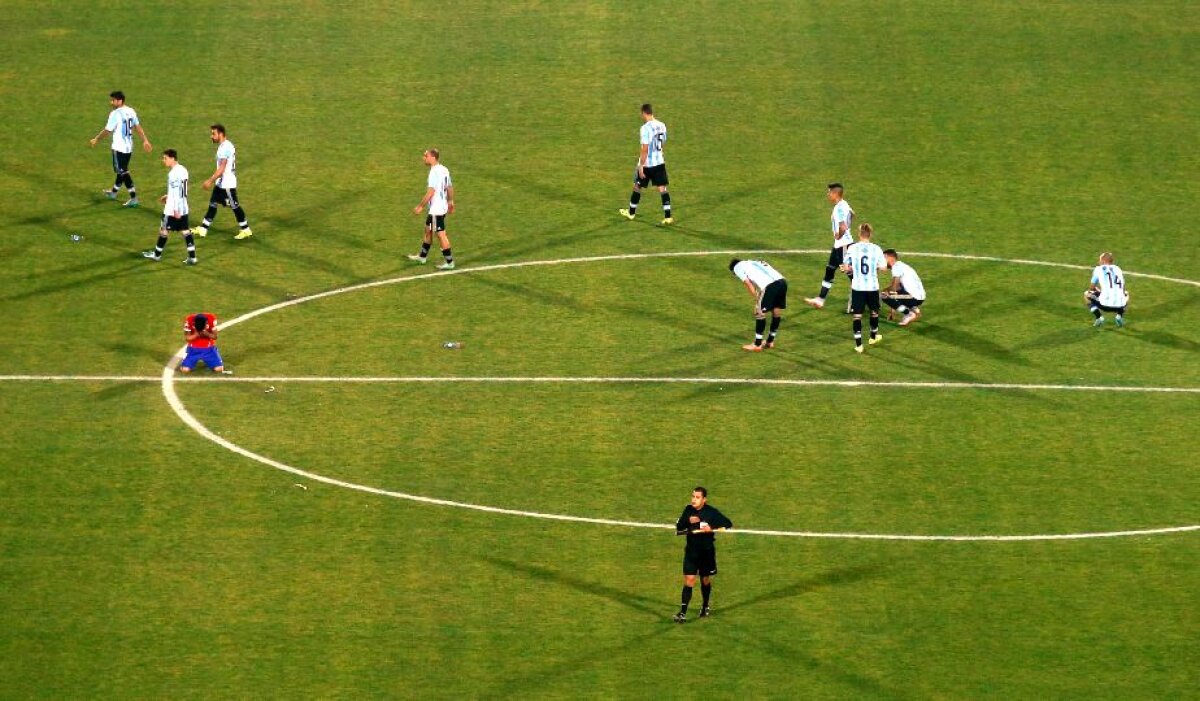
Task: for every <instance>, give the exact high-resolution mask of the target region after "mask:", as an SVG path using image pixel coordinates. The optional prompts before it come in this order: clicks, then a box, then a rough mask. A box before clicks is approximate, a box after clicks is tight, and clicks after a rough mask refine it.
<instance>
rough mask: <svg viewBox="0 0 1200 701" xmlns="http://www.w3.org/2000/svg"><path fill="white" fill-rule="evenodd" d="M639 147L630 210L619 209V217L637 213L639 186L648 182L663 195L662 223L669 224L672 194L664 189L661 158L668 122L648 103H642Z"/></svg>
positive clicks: (664, 176) (640, 192) (665, 141)
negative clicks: (659, 119)
mask: <svg viewBox="0 0 1200 701" xmlns="http://www.w3.org/2000/svg"><path fill="white" fill-rule="evenodd" d="M642 121H643V122H644V124H642V130H641V142H642V150H641V152H640V153H639V154H638V165H637V170H636V171H635V172H634V174H633V194H631V195H630V196H629V209H622V210H619V211H620V213H621V216H623V217H625V218H626V219H633V218H634V217H636V216H637V208H638V202H641V201H642V188H644V187H646V185H649V184H651V183H653V184H654V186H655V187H657V188H658V194H659V196H661V197H662V208H663V220H662V223H663V224H668V225H669V224H671V223H672V222H674V221H675V219H674V218H673V217H672V216H671V193H670V192H667V162H666V160H665V159H664V157H663V145H664V144H666V143H667V125H666V124H663V123H662V122H660V121H658V120H657V119H655V118H654V108H653V107H651V106H650V103H649V102H647V103H646V104H644V105H642Z"/></svg>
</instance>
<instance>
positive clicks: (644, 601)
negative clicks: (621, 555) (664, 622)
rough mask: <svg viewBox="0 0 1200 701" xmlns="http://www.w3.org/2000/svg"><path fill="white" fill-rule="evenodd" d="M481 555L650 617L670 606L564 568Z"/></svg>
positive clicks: (518, 571) (506, 567) (516, 571)
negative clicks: (579, 575)
mask: <svg viewBox="0 0 1200 701" xmlns="http://www.w3.org/2000/svg"><path fill="white" fill-rule="evenodd" d="M481 559H482V560H483V561H484V562H487V563H489V564H491V565H493V566H495V567H499V568H500V569H504V570H508V571H509V572H511V573H513V574H517V575H520V576H524V577H528V578H531V579H537V580H539V581H542V582H547V583H549V584H552V585H555V586H559V587H566V588H568V589H574V590H575V591H577V592H579V593H581V594H585V595H587V596H594V597H598V598H601V599H607V600H609V601H612V602H615V603H617V604H620V605H622V606H624V607H626V608H629V609H632V610H634V611H637V612H639V613H642V614H646V616H650V617H653V618H663V619H665V617H664V616H663V610H664V608H666V609H669V606H664V602H662V601H659V600H657V599H651V598H650V597H646V596H642V595H640V594H631V593H629V592H627V591H624V590H621V589H618V588H616V587H613V586H609V585H607V584H602V583H600V582H596V581H589V580H587V579H584V578H582V577H578V576H576V575H573V574H569V573H567V572H562V571H559V570H554V569H550V568H549V567H542V566H541V565H532V564H529V563H525V562H514V561H512V560H505V559H502V558H499V557H494V556H490V555H484V556H482V558H481Z"/></svg>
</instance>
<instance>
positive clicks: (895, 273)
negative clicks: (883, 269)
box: [882, 248, 925, 326]
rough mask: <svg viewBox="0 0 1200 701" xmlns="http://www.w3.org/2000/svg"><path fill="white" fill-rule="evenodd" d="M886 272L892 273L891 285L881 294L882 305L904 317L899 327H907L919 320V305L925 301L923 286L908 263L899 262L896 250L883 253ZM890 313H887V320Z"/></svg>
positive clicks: (890, 315)
mask: <svg viewBox="0 0 1200 701" xmlns="http://www.w3.org/2000/svg"><path fill="white" fill-rule="evenodd" d="M883 257H884V260H886V261H887V267H888V270H891V271H892V284H891V286H889V287H888V288H887V290H885V291H884V292H883V294H882V297H883V303H884V304H886V305H888V306H889V307H891V308H892V309H894V310H896V311H898V312H900V313H901V314H903V315H904V318H903V319H901V320H900V325H901V326H908V325H909V324H911V323H913V322H914V321H916V320H917V319H919V318H921V304H922V303H923V302H924V301H925V285H923V284H921V276H920V275H917V271H916V270H913V267H912V266H911V265H909V264H908V263H905V262H903V261H901V260H900V254H899V253H896V249H894V248H889V249H887V250H886V251H884V252H883ZM891 318H892V313H891V312H890V311H889V312H888V320H891Z"/></svg>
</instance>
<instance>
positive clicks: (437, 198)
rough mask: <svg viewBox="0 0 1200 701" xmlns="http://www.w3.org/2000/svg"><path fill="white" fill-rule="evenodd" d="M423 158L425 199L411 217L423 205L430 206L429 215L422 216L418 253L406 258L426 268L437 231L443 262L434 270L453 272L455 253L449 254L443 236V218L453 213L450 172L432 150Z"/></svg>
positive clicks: (452, 191) (448, 245) (414, 209)
mask: <svg viewBox="0 0 1200 701" xmlns="http://www.w3.org/2000/svg"><path fill="white" fill-rule="evenodd" d="M422 159H423V160H424V161H425V165H427V166H429V179H428V180H426V185H427V187H426V190H425V197H423V198H422V199H421V203H420V204H418V205H417V206H416V207H413V214H420V213H421V212H422V211H424V209H425V205H429V214H428V215H426V216H425V234H424V236H423V237H422V238H421V252H420V253H415V254H412V255H410V256H408V259H409V260H412V261H416V262H418V263H420V264H421V265H425V260H426V259H427V258H428V257H429V248H430V247H431V246H433V232H435V231H436V232H437V235H438V243H440V244H441V245H442V258H444V259H445V260H446V262H445V263H442V264H441V265H439V266H438V267H437V269H438V270H454V254H453V253H452V252H451V251H450V237H449V236H448V235H447V234H446V216H447V215H449V214H453V213H454V184H453V183H452V182H450V170H449V169H447V168H446V166H444V165H442V163H441V153H439V152H438V150H437V149H435V148H431V149H429V150H428V151H426V152H425V153H424V155H423V156H422Z"/></svg>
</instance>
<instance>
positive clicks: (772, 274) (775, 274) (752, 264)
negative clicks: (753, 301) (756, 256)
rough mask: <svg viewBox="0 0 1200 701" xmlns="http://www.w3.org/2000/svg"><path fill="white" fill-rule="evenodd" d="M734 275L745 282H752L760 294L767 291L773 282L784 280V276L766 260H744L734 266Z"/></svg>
mask: <svg viewBox="0 0 1200 701" xmlns="http://www.w3.org/2000/svg"><path fill="white" fill-rule="evenodd" d="M733 274H734V275H737V277H738V279H739V280H742V281H743V282H745V281H749V282H751V283H752V284H753V285H754V286H755V287H757V288H758V291H759V292H762V291H763V290H765V289H767V285H770V284H771V283H772V282H775V281H776V280H782V279H783V274H782V273H780V272H779V271H778V270H776V269H775V268H774V266H772V265H771V264H770V263H768V262H767V261H765V260H743V261H741V262H739V263H738V264H737V265H735V266H733Z"/></svg>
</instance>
